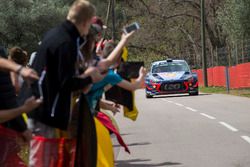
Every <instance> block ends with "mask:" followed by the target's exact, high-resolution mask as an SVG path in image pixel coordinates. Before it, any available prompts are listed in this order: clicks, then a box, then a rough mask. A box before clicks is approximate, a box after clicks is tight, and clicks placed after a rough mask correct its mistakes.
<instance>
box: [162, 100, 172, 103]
mask: <svg viewBox="0 0 250 167" xmlns="http://www.w3.org/2000/svg"><path fill="white" fill-rule="evenodd" d="M162 100H163V101H166V102H169V103H174V102H173V101H171V100H167V99H162Z"/></svg>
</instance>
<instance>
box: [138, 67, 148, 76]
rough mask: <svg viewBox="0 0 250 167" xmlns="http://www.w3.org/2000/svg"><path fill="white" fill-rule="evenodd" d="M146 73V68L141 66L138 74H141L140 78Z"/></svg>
mask: <svg viewBox="0 0 250 167" xmlns="http://www.w3.org/2000/svg"><path fill="white" fill-rule="evenodd" d="M146 74H147V71H146V68H144V67H141V68H140V71H139V76H141V77H142V78H144V77H145V76H146Z"/></svg>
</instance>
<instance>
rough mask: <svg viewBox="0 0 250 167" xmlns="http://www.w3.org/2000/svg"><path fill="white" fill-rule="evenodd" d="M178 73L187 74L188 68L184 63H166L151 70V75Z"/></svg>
mask: <svg viewBox="0 0 250 167" xmlns="http://www.w3.org/2000/svg"><path fill="white" fill-rule="evenodd" d="M180 71H185V72H189V67H188V65H187V64H186V63H185V62H168V63H164V64H158V65H155V66H153V68H152V73H161V72H180Z"/></svg>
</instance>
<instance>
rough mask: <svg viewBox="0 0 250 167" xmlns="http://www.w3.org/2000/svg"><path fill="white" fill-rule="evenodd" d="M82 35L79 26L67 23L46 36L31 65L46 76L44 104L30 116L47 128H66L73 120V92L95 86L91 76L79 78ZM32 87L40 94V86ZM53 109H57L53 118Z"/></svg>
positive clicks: (43, 86) (35, 92) (43, 85)
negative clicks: (71, 106)
mask: <svg viewBox="0 0 250 167" xmlns="http://www.w3.org/2000/svg"><path fill="white" fill-rule="evenodd" d="M79 36H80V34H79V32H78V30H77V29H76V27H75V26H74V25H73V24H72V23H71V22H70V21H65V22H64V23H62V25H60V26H58V27H56V28H54V29H52V30H50V31H49V32H48V33H47V34H46V35H45V37H44V39H43V41H42V44H41V45H40V48H39V50H38V52H37V56H36V57H35V60H34V63H33V64H32V68H34V69H35V70H36V71H37V72H38V73H39V74H40V75H41V73H42V71H43V70H46V75H45V79H44V81H43V84H42V89H43V95H44V101H43V104H42V105H41V107H39V108H38V109H37V110H35V111H34V112H32V113H31V114H30V116H31V117H33V118H34V119H36V120H38V121H40V122H43V123H45V124H46V125H50V126H52V127H56V128H60V129H67V126H68V123H69V119H70V101H71V92H72V91H76V90H79V89H82V88H84V87H85V86H87V85H88V84H90V83H92V80H91V78H90V77H88V78H85V79H79V78H77V77H76V70H78V69H76V61H77V56H78V54H77V53H78V51H77V39H78V38H79ZM32 87H33V93H34V94H38V91H37V89H36V87H37V83H34V84H33V85H32ZM57 98H58V99H57ZM53 106H55V110H54V111H55V113H54V116H53V111H52V108H53Z"/></svg>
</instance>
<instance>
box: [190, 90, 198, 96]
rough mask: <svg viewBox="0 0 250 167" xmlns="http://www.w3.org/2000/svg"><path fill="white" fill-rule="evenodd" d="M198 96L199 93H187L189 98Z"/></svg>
mask: <svg viewBox="0 0 250 167" xmlns="http://www.w3.org/2000/svg"><path fill="white" fill-rule="evenodd" d="M198 95H199V92H198V91H197V92H192V93H191V92H190V93H189V96H198Z"/></svg>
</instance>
